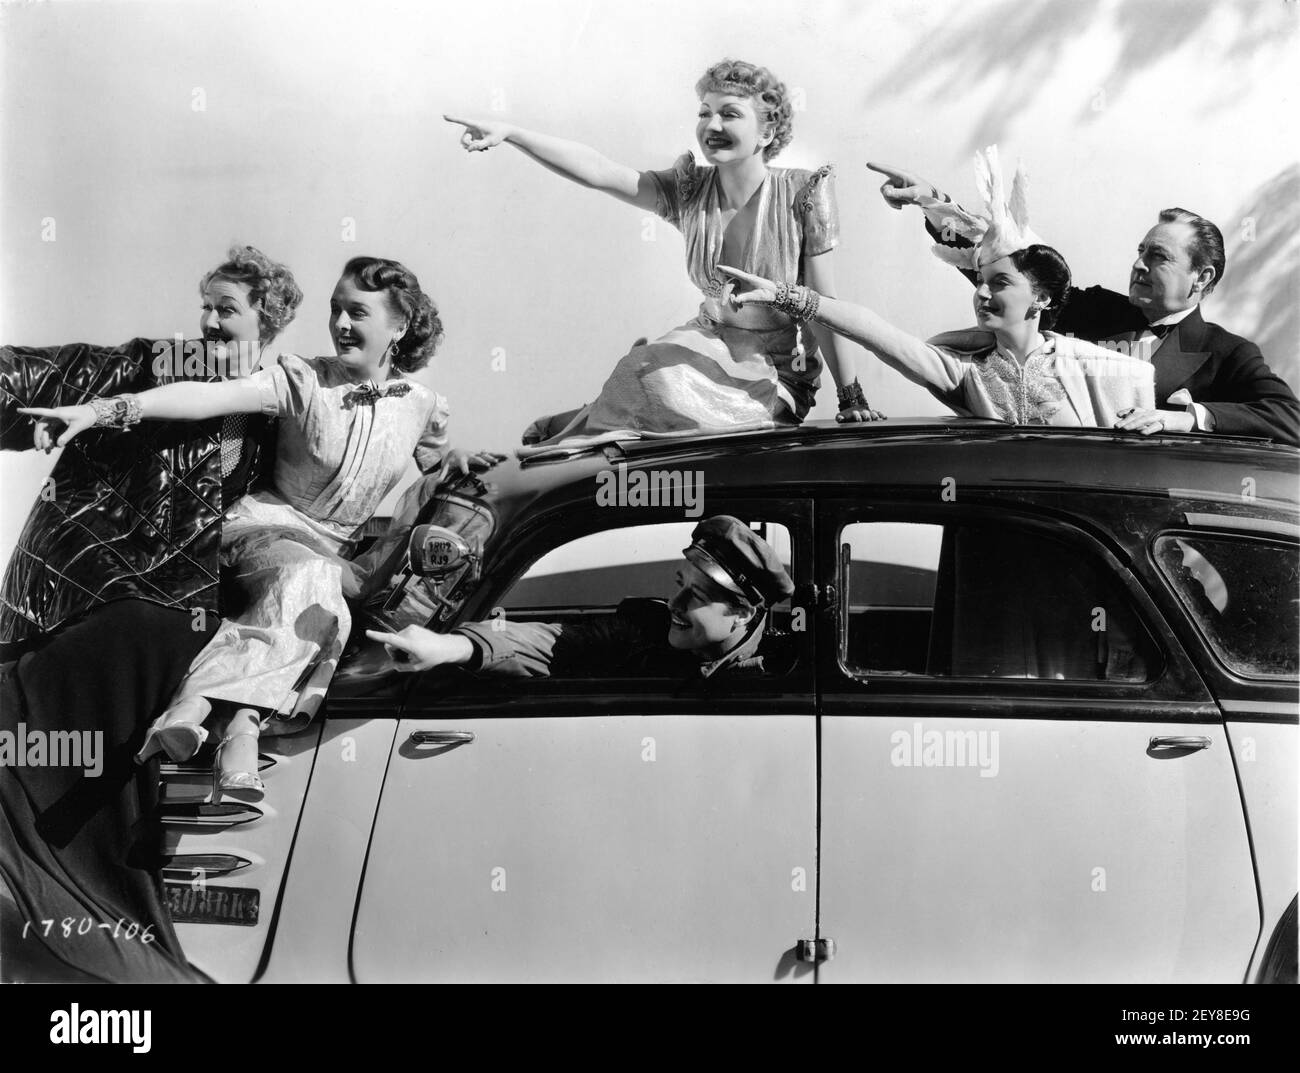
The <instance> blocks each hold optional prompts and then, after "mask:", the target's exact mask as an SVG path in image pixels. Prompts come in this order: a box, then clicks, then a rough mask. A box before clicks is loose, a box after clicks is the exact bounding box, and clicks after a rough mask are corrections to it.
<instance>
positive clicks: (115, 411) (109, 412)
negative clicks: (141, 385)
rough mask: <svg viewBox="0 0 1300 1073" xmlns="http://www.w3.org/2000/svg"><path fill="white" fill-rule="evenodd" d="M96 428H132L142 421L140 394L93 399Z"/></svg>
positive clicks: (91, 401)
mask: <svg viewBox="0 0 1300 1073" xmlns="http://www.w3.org/2000/svg"><path fill="white" fill-rule="evenodd" d="M90 407H91V409H92V410H94V411H95V427H96V428H130V427H131V426H132V425H138V424H139V423H140V398H139V396H138V395H114V396H113V397H112V398H108V399H91V400H90Z"/></svg>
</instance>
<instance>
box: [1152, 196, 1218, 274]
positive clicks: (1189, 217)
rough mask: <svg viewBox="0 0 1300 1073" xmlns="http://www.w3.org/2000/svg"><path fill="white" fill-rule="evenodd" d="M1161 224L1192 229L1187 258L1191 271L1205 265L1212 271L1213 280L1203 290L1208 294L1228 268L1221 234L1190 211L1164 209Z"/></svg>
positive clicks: (1201, 217)
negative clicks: (1189, 259) (1186, 226)
mask: <svg viewBox="0 0 1300 1073" xmlns="http://www.w3.org/2000/svg"><path fill="white" fill-rule="evenodd" d="M1160 222H1161V223H1162V224H1187V225H1188V226H1190V227H1191V229H1192V237H1191V239H1190V240H1189V241H1188V243H1187V256H1188V257H1189V258H1191V262H1192V269H1193V270H1194V271H1196V272H1199V271H1200V270H1201V269H1202V268H1205V267H1206V266H1207V265H1208V266H1209V267H1210V268H1213V269H1214V278H1213V279H1212V280H1210V282H1209V285H1208V286H1207V287H1206V288H1205V293H1206V294H1209V293H1210V292H1211V291H1212V290H1214V285H1215V284H1216V283H1218V282H1219V280H1221V279H1223V273H1224V270H1225V269H1226V268H1227V267H1228V258H1227V255H1226V254H1224V252H1223V232H1222V231H1220V230H1219V229H1218V228H1217V227H1216V226H1215V225H1214V224H1213V223H1212V222H1211V221H1210V220H1207V219H1206V218H1205V217H1204V216H1198V215H1197V214H1196V213H1194V212H1192V211H1191V209H1180V208H1177V207H1175V208H1172V209H1164V210H1162V211H1161V213H1160Z"/></svg>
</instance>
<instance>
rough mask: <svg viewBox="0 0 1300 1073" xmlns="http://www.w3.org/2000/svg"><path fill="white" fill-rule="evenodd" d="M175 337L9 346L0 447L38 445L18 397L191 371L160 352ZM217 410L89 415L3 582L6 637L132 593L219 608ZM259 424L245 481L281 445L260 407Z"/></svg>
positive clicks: (185, 606) (96, 390) (48, 626)
mask: <svg viewBox="0 0 1300 1073" xmlns="http://www.w3.org/2000/svg"><path fill="white" fill-rule="evenodd" d="M170 346H171V344H170V343H159V344H156V343H155V342H154V341H153V340H150V339H132V340H131V341H130V342H128V343H125V344H123V345H122V346H119V347H101V346H92V345H89V344H85V343H75V344H70V345H67V346H55V347H9V346H7V347H0V448H3V449H5V450H26V449H31V448H32V429H33V422H32V419H31V418H30V417H28V416H27V415H26V414H20V413H17V412H16V410H17V407H19V406H45V407H52V406H72V405H77V404H81V403H84V402H86V401H88V400H89V399H91V398H94V397H96V396H108V395H116V394H119V393H121V392H123V391H143V390H145V389H147V388H150V387H156V386H158V385H159V384H161V383H166V382H170V381H173V380H177V379H193V377H186V376H175V375H169V374H168V372H167V367H168V365H169V364H170V363H169V362H166V361H159V360H158V355H159V354H160V353H165V348H167V347H170ZM202 379H214V378H213V377H207V376H205V377H202ZM221 422H222V419H221V418H214V419H212V420H209V421H202V422H180V421H177V422H172V421H144V422H142V423H140V424H139V425H136V426H134V427H133V428H132V429H131V430H129V431H126V432H121V431H116V430H113V429H93V430H90V431H87V432H83V433H82V434H81V435H80V436H78V437H77V438H76V439H75V440H73V441H72V443H70V444H69V445H68V446H67V447H65V448H64V449H63V452H62V454H61V456H60V458H59V460H58V461H57V462H56V463H55V466H54V470H53V472H52V473H51V474H50V478H51V481H50V482H47V484H46V486H45V487H44V488H43V489H42V493H41V495H40V496H39V497H38V498H37V501H36V504H35V506H34V507H33V508H32V511H31V514H30V515H29V517H28V519H27V524H26V526H25V527H24V528H23V531H22V535H21V536H20V537H19V540H18V546H17V548H16V549H15V550H14V553H13V557H12V558H11V560H10V562H9V566H8V569H7V570H6V571H5V575H4V581H3V583H2V584H0V644H6V645H11V644H13V643H15V642H25V641H31V640H33V639H35V638H36V637H38V636H39V635H41V634H44V633H47V632H49V631H50V630H53V629H55V628H57V627H58V626H60V625H62V624H63V623H65V622H68V621H70V620H72V619H75V618H77V617H79V616H80V615H82V614H84V613H85V612H86V611H88V610H90V609H91V608H93V607H95V606H97V605H99V604H102V603H107V602H109V601H111V600H120V599H124V598H127V597H133V598H138V599H143V600H148V601H151V602H153V603H156V604H160V605H162V606H164V607H172V608H179V609H182V610H188V611H193V610H194V609H196V608H203V609H204V611H205V612H207V613H210V614H219V612H220V609H219V600H218V551H219V549H220V543H221V518H222V514H223V512H224V510H225V504H224V503H223V490H222V480H221V451H220V433H221ZM250 431H251V432H252V434H253V444H254V448H253V450H252V451H251V452H249V451H247V450H246V452H245V456H246V461H245V464H244V465H242V466H241V471H240V473H238V474H237V475H236V479H237V481H238V479H239V478H240V477H242V478H243V479H242V482H240V485H241V486H240V487H239V491H240V493H241V494H242V492H243V491H244V490H245V489H246V488H247V486H248V485H249V483H251V481H252V480H254V479H256V477H257V476H258V475H259V473H260V471H261V469H262V468H263V462H264V461H266V460H269V459H270V458H271V457H272V456H273V454H274V450H273V447H274V423H273V422H270V421H267V420H265V419H263V418H260V417H254V418H252V420H251V421H250ZM11 509H12V508H11Z"/></svg>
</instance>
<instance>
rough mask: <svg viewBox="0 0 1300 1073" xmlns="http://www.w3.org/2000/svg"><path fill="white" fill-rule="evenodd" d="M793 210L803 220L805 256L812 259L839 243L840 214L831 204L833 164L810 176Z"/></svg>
mask: <svg viewBox="0 0 1300 1073" xmlns="http://www.w3.org/2000/svg"><path fill="white" fill-rule="evenodd" d="M797 208H798V210H799V215H800V217H801V219H802V220H803V252H804V256H805V257H816V256H817V254H819V253H826V252H827V251H828V250H833V249H834V248H835V247H836V246H838V245H839V244H840V211H839V208H838V207H837V206H836V204H835V168H834V166H833V165H831V164H826V165H823V166H822V167H820V168H818V169H817V170H816V171H814V172H813V173H812V175H811V176H810V177H809V179H808V182H807V183H806V184H805V185H804V188H803V189H802V190H801V191H800V192H799V200H798V203H797Z"/></svg>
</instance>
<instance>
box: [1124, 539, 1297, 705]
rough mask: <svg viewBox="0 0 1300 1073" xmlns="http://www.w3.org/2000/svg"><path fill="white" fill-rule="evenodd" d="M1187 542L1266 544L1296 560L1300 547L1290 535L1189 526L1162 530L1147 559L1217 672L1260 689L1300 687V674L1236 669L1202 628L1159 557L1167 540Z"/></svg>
mask: <svg viewBox="0 0 1300 1073" xmlns="http://www.w3.org/2000/svg"><path fill="white" fill-rule="evenodd" d="M1172 538H1184V539H1187V540H1193V541H1194V540H1222V541H1235V542H1237V543H1245V544H1265V545H1268V546H1270V547H1276V548H1280V549H1281V550H1283V551H1284V552H1289V553H1290V554H1291V555H1292V556H1294V557H1296V558H1300V543H1298V542H1297V541H1295V540H1294V539H1288V537H1287V535H1286V534H1284V533H1283V532H1280V531H1273V530H1262V531H1255V530H1248V529H1244V528H1240V527H1237V528H1234V527H1232V526H1230V525H1223V526H1218V527H1213V526H1210V525H1197V526H1195V527H1193V526H1192V525H1185V526H1166V527H1162V528H1160V529H1158V530H1156V532H1154V533H1153V534H1152V535H1151V538H1150V539H1149V540H1148V541H1147V545H1146V549H1147V558H1148V561H1149V563H1150V566H1151V570H1152V573H1153V574H1154V575H1155V577H1157V578H1158V579H1159V580H1160V583H1161V584H1162V585H1163V586H1164V587H1165V590H1166V591H1167V592H1168V594H1169V597H1170V599H1172V600H1173V602H1174V606H1176V607H1177V608H1178V609H1179V611H1181V612H1182V615H1183V618H1184V619H1185V621H1186V622H1187V623H1188V625H1189V626H1190V627H1191V629H1192V630H1193V632H1194V633H1195V635H1196V638H1197V640H1198V641H1199V642H1200V647H1201V649H1202V650H1203V651H1204V652H1205V653H1207V654H1208V655H1209V657H1210V659H1212V660H1213V661H1214V665H1215V668H1216V669H1217V670H1218V671H1220V672H1221V673H1222V674H1223V675H1225V676H1226V677H1228V678H1230V679H1232V680H1235V681H1239V682H1250V683H1257V684H1259V685H1271V686H1296V685H1300V673H1297V674H1250V673H1249V672H1247V671H1244V670H1241V669H1239V668H1237V667H1234V666H1233V665H1232V664H1231V663H1229V662H1228V661H1227V660H1226V659H1225V658H1224V657H1223V655H1222V653H1221V652H1220V650H1219V646H1218V644H1217V643H1216V642H1215V641H1214V639H1213V638H1212V637H1211V636H1210V635H1209V633H1208V632H1206V630H1205V628H1204V627H1203V626H1202V625H1201V620H1200V618H1199V616H1198V615H1197V614H1196V613H1195V611H1194V610H1193V608H1192V607H1191V606H1190V605H1189V604H1188V602H1187V600H1186V599H1185V598H1184V597H1183V594H1182V593H1180V592H1179V591H1178V588H1177V586H1176V585H1175V584H1174V580H1173V578H1171V577H1170V576H1169V574H1168V573H1167V572H1166V571H1165V568H1164V567H1163V566H1162V565H1161V562H1160V558H1159V555H1158V554H1157V552H1156V545H1157V544H1158V543H1159V542H1160V541H1161V540H1164V539H1172Z"/></svg>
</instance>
